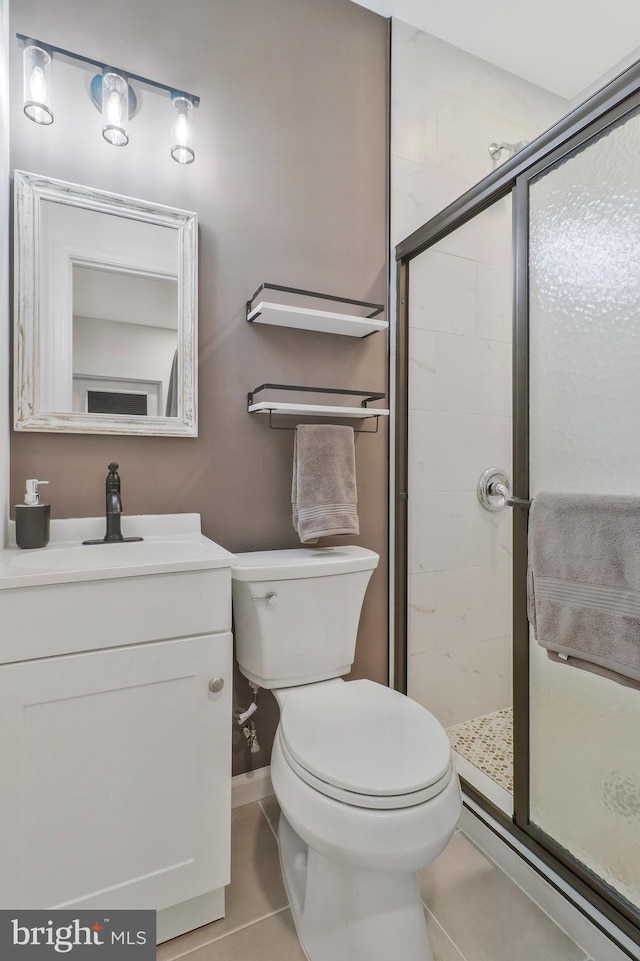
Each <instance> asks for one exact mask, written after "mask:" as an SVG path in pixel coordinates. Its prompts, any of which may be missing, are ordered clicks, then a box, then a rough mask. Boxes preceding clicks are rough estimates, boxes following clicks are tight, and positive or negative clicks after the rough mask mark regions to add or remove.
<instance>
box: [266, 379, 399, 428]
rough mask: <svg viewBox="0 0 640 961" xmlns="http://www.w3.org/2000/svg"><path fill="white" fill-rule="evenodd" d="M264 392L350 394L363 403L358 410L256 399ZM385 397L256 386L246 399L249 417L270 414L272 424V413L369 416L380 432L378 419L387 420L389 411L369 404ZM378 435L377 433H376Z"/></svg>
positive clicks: (362, 392) (361, 392)
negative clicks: (250, 415) (374, 420)
mask: <svg viewBox="0 0 640 961" xmlns="http://www.w3.org/2000/svg"><path fill="white" fill-rule="evenodd" d="M262 390H279V391H282V390H285V391H287V390H289V391H295V392H296V393H313V394H336V395H338V394H339V395H341V396H344V395H347V396H350V397H361V398H362V402H361V405H360V406H359V407H341V406H339V405H337V404H304V403H302V402H301V401H298V402H295V403H289V402H288V401H282V400H260V401H256V400H255V395H256V394H258V393H259V392H260V391H262ZM384 397H385V394H381V393H379V392H377V391H365V390H343V389H341V388H338V389H333V388H330V387H299V386H294V385H292V384H261V385H260V387H256V388H255V390H252V391H251V392H250V393H249V394H248V396H247V410H248V411H249V413H250V414H268V415H269V423H271V415H272V414H284V415H287V416H298V417H345V418H350V419H353V420H365V419H367V418H370V417H375V418H376V430H377V418H378V417H388V416H389V410H388V408H382V407H368V406H367V405H368V403H369V402H370V401H372V400H382V399H383V398H384ZM374 433H375V431H374Z"/></svg>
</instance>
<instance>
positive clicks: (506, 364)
mask: <svg viewBox="0 0 640 961" xmlns="http://www.w3.org/2000/svg"><path fill="white" fill-rule="evenodd" d="M413 333H414V332H413V331H412V332H411V333H410V335H409V341H410V351H411V352H413ZM434 360H435V365H434V366H435V389H436V395H437V401H436V402H437V405H438V406H437V409H438V410H441V411H460V412H462V411H464V412H467V413H482V414H501V415H503V416H506V417H508V416H510V414H511V348H510V346H509V345H508V344H503V343H500V342H499V341H493V340H481V339H480V338H477V337H458V336H456V335H455V334H436V340H435V358H434Z"/></svg>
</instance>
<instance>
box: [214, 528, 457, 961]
mask: <svg viewBox="0 0 640 961" xmlns="http://www.w3.org/2000/svg"><path fill="white" fill-rule="evenodd" d="M378 559H379V558H378V555H377V554H375V553H374V552H373V551H369V550H365V549H364V548H362V547H355V546H349V547H325V548H299V549H295V550H280V551H258V552H254V553H246V554H238V555H237V559H236V561H235V563H234V565H233V567H232V571H231V572H232V578H233V610H234V621H235V639H236V656H237V660H238V665H239V667H240V670H241V672H242V673H243V674H244V676H245V677H246V678H247V679H248V680H249V682H250V683H251V684H252V685H254V686H256V687H261V688H268V689H270V690H271V691H272V692H273V694H274V695H275V697H276V699H277V701H278V704H279V706H280V724H279V726H278V729H277V732H276V736H275V741H274V745H273V752H272V757H271V779H272V782H273V789H274V792H275V795H276V797H277V799H278V802H279V804H280V808H281V812H282V813H281V817H280V824H279V829H278V844H279V849H280V862H281V866H282V873H283V877H284V881H285V885H286V888H287V894H288V896H289V902H290V905H291V911H292V914H293V919H294V922H295V925H296V931H297V933H298V938H299V940H300V943H301V945H302V947H303V949H304V951H305V953H306V955H307V957H308V958H309V959H310V961H365V959H366V961H383V959H384V961H388V959H389V958H390V957H391V958H393V957H397V958H402V961H432V957H433V955H432V952H431V948H430V945H429V939H428V936H427V930H426V925H425V919H424V910H423V906H422V901H421V895H420V888H419V884H418V877H417V874H416V872H417V871H420V870H421V869H422V868H424V867H425V866H426V865H427V864H429V863H430V862H431V861H432V860H433V859H434V858H436V857H437V856H438V854H440V852H441V851H442V850H443V849H444V848H445V846H446V845H447V843H448V841H449V839H450V838H451V836H452V834H453V832H454V830H455V827H456V824H457V822H458V818H459V816H460V812H461V808H462V802H461V796H460V788H459V784H458V778H457V775H456V772H455V770H454V767H453V763H452V759H451V749H450V746H449V740H448V738H447V735H446V732H445V730H444V728H443V727H442V726H441V725H440V723H439V722H438V721H437V720H436V718H435V717H434V716H433V715H432V714H430V713H429V712H428V711H427V710H425V708H423V707H421V706H420V705H419V704H417V703H415V702H414V701H411V700H410V699H409V698H407V697H405V695H403V694H400V693H398V692H397V691H394V690H391V689H390V688H388V687H385V686H383V685H381V684H377V683H374V682H373V681H368V680H355V681H345V680H343V675H345V674H348V673H349V671H350V670H351V665H352V663H353V659H354V655H355V646H356V634H357V630H358V622H359V620H360V611H361V608H362V602H363V599H364V595H365V591H366V589H367V585H368V583H369V580H370V578H371V575H372V573H373V571H374V569H375V568H376V567H377V564H378Z"/></svg>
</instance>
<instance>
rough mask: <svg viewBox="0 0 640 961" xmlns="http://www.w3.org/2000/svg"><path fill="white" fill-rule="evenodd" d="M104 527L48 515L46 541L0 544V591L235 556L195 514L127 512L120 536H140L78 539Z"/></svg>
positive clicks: (224, 563)
mask: <svg viewBox="0 0 640 961" xmlns="http://www.w3.org/2000/svg"><path fill="white" fill-rule="evenodd" d="M104 530H105V521H104V518H103V517H102V518H101V517H94V518H68V519H61V520H52V521H51V543H50V544H49V546H48V547H43V548H39V549H35V550H20V549H18V548H16V547H8V548H5V549H4V550H0V591H2V590H3V589H12V588H14V587H33V586H36V585H38V584H63V583H72V582H75V581H95V580H103V579H114V578H123V577H135V576H138V575H145V574H171V573H174V572H180V571H207V570H216V569H225V568H226V569H228V568H229V564H230V561H232V560H234V558H233V556H232V555H231V554H229V552H228V551H226V550H225V549H224V548H223V547H220V545H219V544H216V543H215V542H214V541H211V540H209V538H207V537H205V536H204V535H203V534H202V532H201V528H200V516H199V515H198V514H160V515H154V514H150V515H135V516H133V517H131V516H130V517H127V518H126V519H125V525H124V529H123V534H124V536H125V537H131V536H134V537H141V538H144V539H143V540H139V541H130V542H128V543H127V542H126V541H125V542H123V543H118V542H115V543H110V544H102V543H97V544H83V543H82V542H83V541H84V540H89V539H96V538H102V537H103V536H104Z"/></svg>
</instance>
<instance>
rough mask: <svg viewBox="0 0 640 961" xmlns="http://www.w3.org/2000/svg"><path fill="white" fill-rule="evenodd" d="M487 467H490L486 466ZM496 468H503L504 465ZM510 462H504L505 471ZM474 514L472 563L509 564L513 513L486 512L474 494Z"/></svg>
mask: <svg viewBox="0 0 640 961" xmlns="http://www.w3.org/2000/svg"><path fill="white" fill-rule="evenodd" d="M487 466H491V465H489V464H487ZM498 466H501V467H504V466H505V464H504V463H503V464H500V465H498ZM509 466H510V462H509V461H507V462H506V467H507V470H508V469H509ZM473 496H474V497H475V502H474V507H475V512H474V514H473V525H472V527H471V529H470V531H469V532H468V533H469V534H470V536H471V541H472V551H471V556H472V557H473V563H474V564H478V565H482V566H484V565H486V564H505V563H511V560H512V557H513V513H512V511H510V510H505V511H495V512H492V511H486V510H484V508H483V507H481V506H480V504H479V502H478V499H477V496H476V494H475V492H474V495H473Z"/></svg>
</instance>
